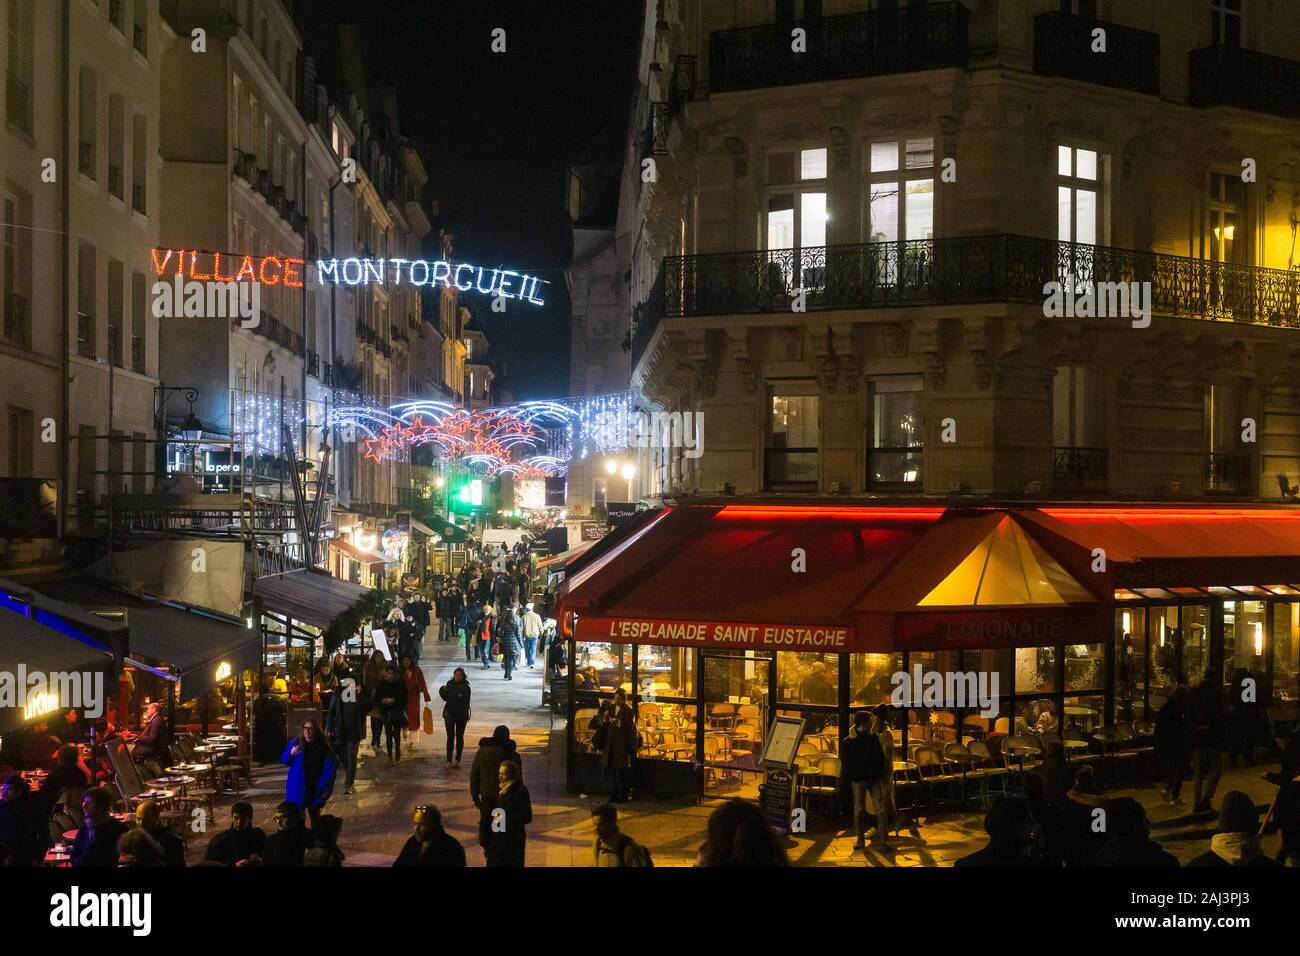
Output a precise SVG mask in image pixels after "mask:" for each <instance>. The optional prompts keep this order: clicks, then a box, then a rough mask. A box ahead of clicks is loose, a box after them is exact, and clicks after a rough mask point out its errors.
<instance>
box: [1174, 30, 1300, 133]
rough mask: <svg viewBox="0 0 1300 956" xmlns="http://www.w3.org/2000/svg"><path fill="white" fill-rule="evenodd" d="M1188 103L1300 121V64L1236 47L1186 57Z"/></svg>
mask: <svg viewBox="0 0 1300 956" xmlns="http://www.w3.org/2000/svg"><path fill="white" fill-rule="evenodd" d="M1188 86H1189V89H1188V97H1187V99H1188V102H1189V103H1191V105H1192V106H1236V107H1240V108H1241V109H1243V110H1252V111H1253V112H1256V113H1269V114H1271V115H1273V116H1283V117H1286V118H1287V119H1300V99H1297V98H1296V90H1300V61H1296V60H1288V59H1285V58H1284V57H1280V56H1271V55H1270V54H1267V53H1257V52H1255V51H1254V50H1243V49H1241V48H1240V47H1228V46H1211V47H1206V48H1204V49H1202V50H1193V51H1192V52H1191V53H1189V54H1188Z"/></svg>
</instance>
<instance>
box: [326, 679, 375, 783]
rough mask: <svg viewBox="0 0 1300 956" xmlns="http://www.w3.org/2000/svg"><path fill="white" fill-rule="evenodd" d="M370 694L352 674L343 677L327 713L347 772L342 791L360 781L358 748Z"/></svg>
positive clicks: (330, 733)
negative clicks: (358, 777) (358, 778)
mask: <svg viewBox="0 0 1300 956" xmlns="http://www.w3.org/2000/svg"><path fill="white" fill-rule="evenodd" d="M370 706H371V705H370V694H369V692H367V691H366V689H365V688H364V687H362V686H360V685H359V684H358V683H357V681H356V679H355V678H353V677H346V678H344V679H343V682H342V684H341V685H340V687H339V691H338V693H336V694H335V695H334V698H333V700H331V701H330V707H329V712H328V713H327V714H326V715H325V734H326V736H328V737H329V739H330V741H331V742H332V743H333V745H334V752H335V754H336V755H337V756H338V759H339V763H341V764H343V768H344V770H345V771H346V773H347V781H346V783H345V784H344V787H343V792H344V793H351V792H352V789H353V785H354V784H355V783H356V782H357V751H358V750H360V748H361V741H362V740H364V739H365V736H366V715H367V714H368V713H370Z"/></svg>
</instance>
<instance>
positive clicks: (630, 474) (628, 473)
mask: <svg viewBox="0 0 1300 956" xmlns="http://www.w3.org/2000/svg"><path fill="white" fill-rule="evenodd" d="M635 477H636V465H634V464H632V463H631V462H627V463H626V464H624V465H623V480H624V481H626V482H627V500H628V501H633V500H634V499H633V497H632V479H633V478H635Z"/></svg>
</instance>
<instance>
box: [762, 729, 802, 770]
mask: <svg viewBox="0 0 1300 956" xmlns="http://www.w3.org/2000/svg"><path fill="white" fill-rule="evenodd" d="M805 726H806V721H804V719H803V718H802V717H779V716H778V717H776V718H774V719H773V720H772V726H771V728H770V729H769V730H768V732H767V745H766V746H765V747H764V748H763V759H762V761H761V762H762V765H763V766H764V767H768V768H780V769H784V770H789V769H790V768H791V767H793V766H794V758H795V756H796V755H797V754H798V753H799V741H800V740H802V739H803V734H804V727H805Z"/></svg>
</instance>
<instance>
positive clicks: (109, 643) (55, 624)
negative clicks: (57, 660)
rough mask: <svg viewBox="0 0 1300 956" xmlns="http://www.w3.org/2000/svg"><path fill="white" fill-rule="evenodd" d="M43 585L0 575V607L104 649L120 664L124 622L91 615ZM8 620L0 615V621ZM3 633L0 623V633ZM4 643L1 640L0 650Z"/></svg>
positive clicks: (126, 644)
mask: <svg viewBox="0 0 1300 956" xmlns="http://www.w3.org/2000/svg"><path fill="white" fill-rule="evenodd" d="M43 588H44V585H35V586H33V585H27V584H19V583H17V582H14V581H8V580H5V579H4V578H0V610H5V611H10V612H13V613H14V614H16V615H19V616H23V617H26V618H28V619H29V620H31V621H33V622H34V623H36V624H38V625H41V626H43V627H45V628H48V629H49V630H51V631H53V632H56V633H58V634H62V635H64V636H65V637H70V638H72V639H73V640H75V641H80V642H81V643H83V644H90V645H93V646H97V647H102V648H105V649H106V650H107V651H108V652H109V653H110V654H111V655H112V656H113V657H114V658H115V661H116V664H117V665H118V666H121V663H122V660H123V659H124V658H125V657H126V654H127V651H128V648H129V643H130V642H129V638H128V634H129V631H128V628H127V627H126V624H125V623H124V622H123V621H121V620H117V619H114V618H113V617H111V616H109V617H105V616H101V615H97V614H92V613H91V612H89V611H87V610H86V609H85V608H83V607H80V606H79V605H77V604H73V603H69V602H67V601H60V600H58V599H57V598H54V597H51V596H49V595H48V594H46V593H44V591H43V590H42V589H43ZM8 620H10V619H9V618H0V622H5V621H8ZM3 634H4V629H3V624H2V623H0V635H3ZM3 649H4V645H3V644H2V643H0V650H3Z"/></svg>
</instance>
